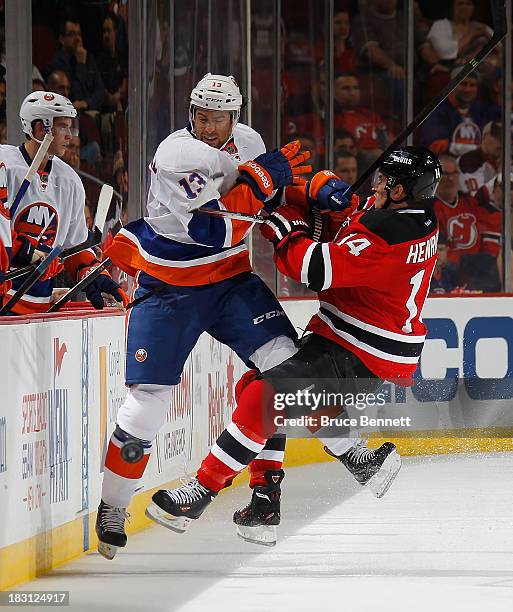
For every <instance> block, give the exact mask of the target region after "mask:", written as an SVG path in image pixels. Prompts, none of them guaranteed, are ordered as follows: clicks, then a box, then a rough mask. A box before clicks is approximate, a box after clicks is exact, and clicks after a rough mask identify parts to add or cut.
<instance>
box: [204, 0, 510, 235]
mask: <svg viewBox="0 0 513 612" xmlns="http://www.w3.org/2000/svg"><path fill="white" fill-rule="evenodd" d="M490 4H491V12H492V21H493V36H492V37H491V38H490V40H489V41H488V42H487V43H486V44H485V45H484V46H483V48H482V49H481V50H480V51H479V53H477V54H476V56H475V57H472V58H470V59H469V60H468V61H467V63H466V64H464V65H463V66H462V68H461V70H460V71H459V72H458V74H457V75H455V76H454V77H453V78H452V79H451V81H449V83H448V84H447V85H446V86H445V87H444V89H442V90H441V91H440V92H439V93H438V95H436V96H435V97H434V98H433V99H432V100H431V101H430V102H428V103H427V104H426V106H424V108H423V109H422V110H421V111H420V112H419V113H417V115H415V117H414V118H413V119H412V121H411V122H410V123H409V124H408V125H407V126H406V127H405V128H404V129H403V130H402V131H401V132H400V133H399V134H398V135H397V136H396V138H395V139H394V140H393V141H392V142H391V143H390V144H389V145H388V147H387V148H386V149H385V150H384V151H383V153H381V155H380V156H379V157H378V158H377V159H376V160H375V161H374V162H373V163H372V164H371V165H370V166H369V167H368V168H367V169H366V170H365V171H364V172H363V173H362V174H361V175H360V176H359V177H358V178H357V179H356V181H355V182H354V183H353V184H352V185H351V187H349V189H348V190H347V191H346V195H347V194H351V193H355V192H356V191H357V190H358V189H359V188H360V187H361V186H362V185H363V184H364V183H365V181H366V180H367V179H368V178H369V177H370V176H372V174H374V172H375V171H376V170H377V169H378V168H379V167H380V166H381V164H382V162H383V160H384V159H385V158H386V157H387V156H388V155H389V154H390V153H391V152H392V151H393V150H394V149H396V148H397V146H398V145H400V144H401V143H402V142H403V141H404V140H406V138H408V136H409V135H410V134H411V133H412V132H413V131H415V130H416V129H417V128H418V127H419V126H420V125H422V123H424V121H425V120H426V119H427V118H428V117H429V115H430V114H431V113H432V112H433V111H434V110H435V109H436V108H437V107H438V106H439V105H440V104H441V103H442V102H443V101H444V100H445V99H446V98H447V97H448V96H449V94H450V93H451V92H452V91H453V90H454V89H455V88H456V87H457V86H458V85H459V84H460V83H461V82H462V81H463V80H464V79H465V78H466V77H467V76H468V75H469V74H470V73H471V72H472V71H473V70H475V69H476V68H477V66H479V64H480V63H481V62H482V61H483V59H484V58H485V57H486V56H487V55H488V54H489V53H490V52H491V51H493V49H494V48H495V47H496V46H497V45H498V44H499V43H500V42H501V40H502V39H503V38H504V37H505V36H506V33H507V31H508V24H507V22H506V6H505V0H490ZM194 212H195V213H200V214H203V215H210V216H213V217H229V218H231V219H239V220H241V221H249V222H252V223H264V221H265V219H264V218H263V217H259V216H257V215H244V214H243V213H235V212H231V211H226V210H211V209H210V210H209V209H197V210H195V211H194Z"/></svg>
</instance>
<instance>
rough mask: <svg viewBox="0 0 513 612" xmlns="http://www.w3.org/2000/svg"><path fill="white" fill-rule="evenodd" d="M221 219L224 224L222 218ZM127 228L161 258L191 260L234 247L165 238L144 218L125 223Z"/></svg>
mask: <svg viewBox="0 0 513 612" xmlns="http://www.w3.org/2000/svg"><path fill="white" fill-rule="evenodd" d="M198 217H199V215H198ZM207 221H208V219H207ZM221 221H222V222H223V224H224V221H223V220H222V219H221ZM125 229H126V230H127V231H128V232H130V233H132V234H134V235H135V236H137V239H138V240H139V242H140V244H141V246H142V248H143V249H144V250H145V251H146V252H147V253H149V254H150V255H153V256H154V257H159V258H161V259H169V260H175V261H189V260H191V259H198V258H199V257H209V256H211V255H217V254H218V253H223V252H225V251H229V250H230V249H231V248H233V247H227V248H219V247H208V246H202V245H199V244H185V243H184V242H178V241H177V240H171V238H165V237H164V236H161V235H160V234H157V233H156V232H155V231H154V230H153V229H152V228H151V226H150V225H149V224H148V223H146V221H145V220H144V219H138V220H137V221H132V222H131V223H128V224H127V225H125ZM242 243H243V241H241V242H239V243H238V244H236V245H233V246H234V247H235V246H238V245H239V244H242Z"/></svg>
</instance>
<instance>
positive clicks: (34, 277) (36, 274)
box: [0, 245, 63, 315]
mask: <svg viewBox="0 0 513 612" xmlns="http://www.w3.org/2000/svg"><path fill="white" fill-rule="evenodd" d="M62 250H63V248H62V245H58V246H55V247H53V249H52V250H51V251H50V252H49V253H48V255H47V256H46V257H45V258H44V259H42V260H41V261H40V262H39V263H38V264H37V266H36V268H35V270H34V271H33V272H32V274H30V276H28V277H27V278H26V279H25V281H24V282H23V284H22V285H21V287H20V288H19V289H18V290H17V291H16V293H15V294H14V295H13V296H11V298H10V299H9V300H8V301H7V302H6V303H5V304H4V305H3V306H2V308H0V315H3V314H5V313H6V312H9V311H10V310H12V307H13V306H14V305H16V304H17V303H18V302H19V301H20V300H21V298H22V297H23V296H24V295H25V293H27V291H28V290H29V289H30V288H31V287H32V286H33V285H34V284H35V283H37V281H38V280H39V279H40V278H41V276H43V274H44V273H45V272H46V270H47V269H48V268H49V267H50V264H51V263H52V262H53V261H54V260H55V259H56V258H57V257H59V255H60V254H61V253H62Z"/></svg>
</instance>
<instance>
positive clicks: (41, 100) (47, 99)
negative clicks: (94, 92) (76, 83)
mask: <svg viewBox="0 0 513 612" xmlns="http://www.w3.org/2000/svg"><path fill="white" fill-rule="evenodd" d="M76 116H77V111H76V109H75V107H74V106H73V104H71V102H70V101H69V100H68V98H65V97H64V96H61V95H60V94H57V93H53V92H51V91H33V92H32V93H30V94H29V95H28V96H27V97H26V98H25V100H23V102H22V103H21V106H20V119H21V129H22V130H23V131H24V132H25V134H27V135H28V136H30V137H32V138H33V137H34V134H33V133H32V122H33V121H35V120H36V119H40V120H41V121H42V122H43V125H44V126H45V129H47V130H51V129H52V126H53V120H54V118H55V117H72V118H73V117H76Z"/></svg>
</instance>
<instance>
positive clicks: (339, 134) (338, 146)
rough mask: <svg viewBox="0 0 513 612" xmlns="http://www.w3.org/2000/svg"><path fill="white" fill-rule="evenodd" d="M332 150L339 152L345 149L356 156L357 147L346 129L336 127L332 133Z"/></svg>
mask: <svg viewBox="0 0 513 612" xmlns="http://www.w3.org/2000/svg"><path fill="white" fill-rule="evenodd" d="M333 141H334V142H333V151H334V153H339V152H340V151H347V152H348V153H351V155H354V156H356V154H357V153H358V149H357V148H356V140H355V139H354V136H353V135H352V134H350V133H349V132H348V131H347V130H344V129H338V130H335V132H334V134H333Z"/></svg>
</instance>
